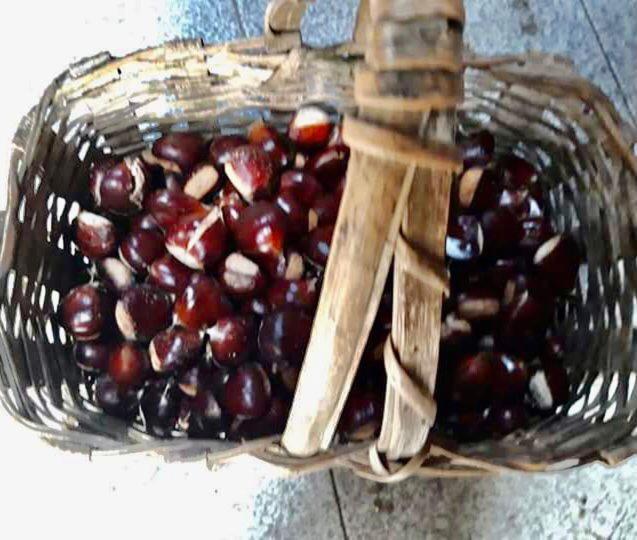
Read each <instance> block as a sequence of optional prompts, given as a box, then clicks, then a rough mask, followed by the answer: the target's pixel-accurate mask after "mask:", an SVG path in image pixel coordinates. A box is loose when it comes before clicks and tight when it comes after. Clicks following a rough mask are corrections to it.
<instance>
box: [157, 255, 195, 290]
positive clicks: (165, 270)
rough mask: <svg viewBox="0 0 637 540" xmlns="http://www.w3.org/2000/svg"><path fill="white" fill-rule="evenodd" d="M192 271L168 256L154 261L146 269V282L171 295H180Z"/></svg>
mask: <svg viewBox="0 0 637 540" xmlns="http://www.w3.org/2000/svg"><path fill="white" fill-rule="evenodd" d="M193 273H194V271H193V270H192V268H188V267H187V266H185V265H183V264H181V263H180V262H179V261H178V260H177V259H175V258H174V257H173V256H171V255H170V254H168V253H166V254H165V255H164V256H163V257H160V258H159V259H155V260H154V261H153V264H151V265H150V268H149V269H148V281H149V283H151V284H152V285H155V286H156V287H159V288H160V289H163V290H164V291H166V292H169V293H171V294H176V295H180V294H181V293H182V292H183V291H184V289H185V288H186V286H187V285H188V282H189V281H190V278H191V277H192V275H193Z"/></svg>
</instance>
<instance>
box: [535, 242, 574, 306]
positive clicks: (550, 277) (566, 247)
mask: <svg viewBox="0 0 637 540" xmlns="http://www.w3.org/2000/svg"><path fill="white" fill-rule="evenodd" d="M533 264H534V265H535V266H536V268H537V269H538V272H539V274H540V275H541V276H542V277H543V278H544V279H546V280H547V282H548V283H549V285H550V286H551V288H552V289H553V291H554V292H555V294H558V295H559V294H566V293H569V292H570V291H571V290H573V287H575V280H576V278H577V272H578V270H579V265H580V255H579V249H578V247H577V244H576V243H575V240H574V239H573V237H572V236H570V235H568V234H558V235H556V236H553V237H552V238H550V239H549V240H547V241H546V242H544V243H543V244H542V245H541V246H540V247H539V248H538V250H537V251H536V252H535V255H534V256H533Z"/></svg>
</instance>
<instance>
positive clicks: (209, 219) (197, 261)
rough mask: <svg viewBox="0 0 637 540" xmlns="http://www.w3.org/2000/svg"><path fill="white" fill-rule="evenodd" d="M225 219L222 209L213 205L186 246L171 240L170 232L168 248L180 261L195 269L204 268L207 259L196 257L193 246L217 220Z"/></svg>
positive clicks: (167, 242)
mask: <svg viewBox="0 0 637 540" xmlns="http://www.w3.org/2000/svg"><path fill="white" fill-rule="evenodd" d="M219 220H221V221H223V217H222V212H221V209H220V208H219V207H217V206H213V207H212V209H211V210H210V211H209V212H208V213H207V214H206V217H204V218H203V219H202V220H201V221H200V222H199V224H198V226H197V228H196V229H195V231H194V232H193V233H192V235H191V236H190V238H189V239H188V243H187V245H186V246H183V245H180V244H178V243H174V242H171V238H170V233H169V237H168V240H167V241H166V250H167V251H168V253H170V254H171V255H172V256H173V257H174V258H175V259H177V260H178V261H179V262H180V263H182V264H183V265H185V266H187V267H188V268H192V269H193V270H203V269H204V266H205V261H204V260H203V259H201V258H200V257H196V256H195V254H194V250H193V248H195V246H196V245H197V242H199V241H200V240H201V239H202V237H203V235H204V234H206V232H207V231H208V229H210V227H212V226H213V225H214V224H215V223H216V222H217V221H219Z"/></svg>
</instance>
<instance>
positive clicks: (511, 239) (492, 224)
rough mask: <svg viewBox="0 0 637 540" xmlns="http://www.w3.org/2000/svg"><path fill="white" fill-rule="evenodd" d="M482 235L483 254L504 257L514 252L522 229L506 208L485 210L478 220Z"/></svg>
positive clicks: (513, 215)
mask: <svg viewBox="0 0 637 540" xmlns="http://www.w3.org/2000/svg"><path fill="white" fill-rule="evenodd" d="M480 225H481V227H482V233H483V234H484V249H483V251H484V253H485V254H487V255H489V256H494V255H495V256H506V255H507V254H509V253H512V252H514V251H515V249H516V248H517V247H518V245H519V243H520V239H521V237H522V228H521V226H520V223H519V222H518V220H517V218H516V217H515V214H514V213H513V212H511V210H509V209H508V208H497V209H495V210H487V211H486V212H484V213H483V214H482V216H481V218H480Z"/></svg>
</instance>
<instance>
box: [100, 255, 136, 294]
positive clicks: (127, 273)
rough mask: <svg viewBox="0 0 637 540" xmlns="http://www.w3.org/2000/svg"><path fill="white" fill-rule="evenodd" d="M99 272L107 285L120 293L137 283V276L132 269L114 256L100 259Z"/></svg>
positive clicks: (109, 288)
mask: <svg viewBox="0 0 637 540" xmlns="http://www.w3.org/2000/svg"><path fill="white" fill-rule="evenodd" d="M97 273H98V275H99V277H100V279H101V280H102V283H104V285H105V287H106V288H107V289H108V290H109V291H112V292H114V293H116V294H118V295H119V294H122V293H123V292H124V291H125V290H126V289H128V288H129V287H132V286H133V285H134V284H135V276H134V275H133V272H132V271H131V269H130V268H129V267H128V266H126V265H125V264H124V263H123V262H122V261H120V260H119V259H116V258H114V257H107V258H106V259H102V260H101V261H99V262H98V263H97Z"/></svg>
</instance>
